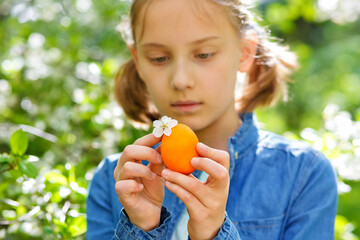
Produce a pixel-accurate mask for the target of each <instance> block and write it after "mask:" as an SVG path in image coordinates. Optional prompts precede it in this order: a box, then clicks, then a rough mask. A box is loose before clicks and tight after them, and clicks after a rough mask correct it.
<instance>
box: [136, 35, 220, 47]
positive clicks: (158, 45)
mask: <svg viewBox="0 0 360 240" xmlns="http://www.w3.org/2000/svg"><path fill="white" fill-rule="evenodd" d="M218 39H220V37H218V36H209V37H204V38H200V39H197V40H195V41H192V42H190V43H189V44H191V45H197V44H201V43H204V42H208V41H213V40H218ZM140 46H141V47H142V48H147V47H159V48H164V47H166V45H164V44H161V43H151V42H150V43H143V44H141V45H140Z"/></svg>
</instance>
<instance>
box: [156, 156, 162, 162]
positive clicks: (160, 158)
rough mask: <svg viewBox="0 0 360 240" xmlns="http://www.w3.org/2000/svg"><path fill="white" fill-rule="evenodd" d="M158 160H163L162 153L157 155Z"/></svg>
mask: <svg viewBox="0 0 360 240" xmlns="http://www.w3.org/2000/svg"><path fill="white" fill-rule="evenodd" d="M157 162H158V163H161V162H162V157H161V155H160V154H158V155H157Z"/></svg>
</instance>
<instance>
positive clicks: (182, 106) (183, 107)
mask: <svg viewBox="0 0 360 240" xmlns="http://www.w3.org/2000/svg"><path fill="white" fill-rule="evenodd" d="M201 105H202V102H198V101H192V100H185V101H176V102H174V103H172V104H171V106H172V107H174V108H175V109H177V110H178V111H181V112H190V111H195V110H196V109H197V108H198V107H200V106H201Z"/></svg>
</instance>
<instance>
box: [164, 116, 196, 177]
mask: <svg viewBox="0 0 360 240" xmlns="http://www.w3.org/2000/svg"><path fill="white" fill-rule="evenodd" d="M198 142H199V140H198V138H197V136H196V134H195V133H194V132H193V130H191V128H189V127H188V126H186V125H184V124H181V123H179V124H177V125H176V126H175V127H173V128H171V134H170V136H166V135H164V136H163V138H162V141H161V157H162V159H163V161H164V164H165V166H166V167H167V168H169V169H171V170H173V171H177V172H180V173H183V174H190V173H192V172H193V171H195V169H194V168H193V167H192V166H191V164H190V161H191V159H192V158H193V157H198V156H199V155H198V154H197V151H196V144H197V143H198Z"/></svg>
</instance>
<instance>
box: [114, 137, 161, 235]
mask: <svg viewBox="0 0 360 240" xmlns="http://www.w3.org/2000/svg"><path fill="white" fill-rule="evenodd" d="M160 140H161V138H157V137H155V136H154V135H153V134H148V135H146V136H144V137H142V138H139V139H138V140H136V141H135V143H134V144H132V145H128V146H126V147H125V149H124V151H123V153H122V154H121V157H120V159H119V160H118V163H117V166H116V168H115V171H114V178H115V181H116V184H115V190H116V193H117V195H118V197H119V200H120V202H121V204H122V205H123V207H124V209H125V211H126V213H127V215H128V216H129V219H130V221H131V222H132V223H134V224H135V225H136V226H137V227H139V228H141V229H142V230H144V231H150V230H152V229H154V228H156V227H157V226H158V224H159V222H160V214H161V206H162V203H163V199H164V179H163V178H162V177H161V171H162V170H163V169H164V164H163V162H162V159H161V155H160V153H159V152H158V151H157V150H155V149H152V148H151V147H152V146H154V145H155V144H156V143H158V142H160ZM142 160H147V161H149V165H148V166H145V165H143V164H142V163H141V161H142Z"/></svg>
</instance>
